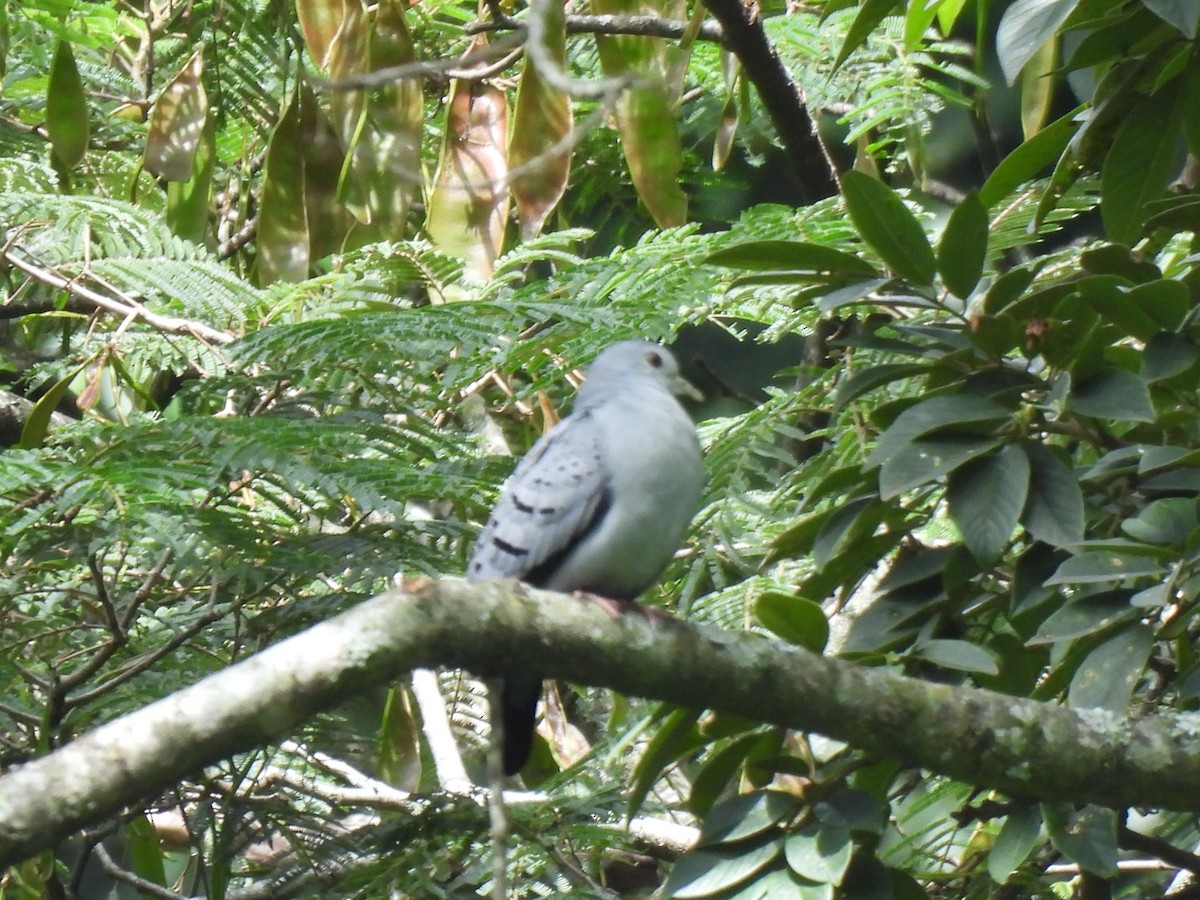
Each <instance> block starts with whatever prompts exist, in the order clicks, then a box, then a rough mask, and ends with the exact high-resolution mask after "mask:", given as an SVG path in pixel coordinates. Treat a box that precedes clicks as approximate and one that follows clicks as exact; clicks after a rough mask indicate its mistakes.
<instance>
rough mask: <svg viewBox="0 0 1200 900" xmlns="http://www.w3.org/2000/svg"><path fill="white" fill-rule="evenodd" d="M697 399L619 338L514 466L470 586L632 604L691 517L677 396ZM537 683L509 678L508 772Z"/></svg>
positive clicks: (692, 452) (687, 444)
mask: <svg viewBox="0 0 1200 900" xmlns="http://www.w3.org/2000/svg"><path fill="white" fill-rule="evenodd" d="M687 394H691V395H694V396H699V394H698V392H697V391H696V389H695V388H694V387H692V385H691V384H689V383H688V382H687V381H685V380H684V378H683V377H682V376H681V375H680V374H679V366H678V364H677V363H676V361H675V358H674V357H673V356H672V355H671V354H670V352H669V351H667V350H666V349H665V348H663V347H661V346H659V345H658V344H653V343H649V342H645V341H622V342H620V343H617V344H614V345H612V346H611V347H609V348H608V349H606V350H605V351H604V352H603V353H601V354H600V355H599V356H598V357H596V360H595V361H594V362H593V363H592V365H591V366H590V368H589V369H588V371H587V378H586V380H585V381H584V383H583V386H582V387H581V388H580V389H579V392H578V393H577V394H576V397H575V406H574V409H573V410H572V412H571V414H570V415H569V416H567V417H566V418H565V419H563V420H562V421H561V422H559V423H558V424H557V425H555V426H554V427H553V428H551V429H550V430H549V431H548V432H547V433H546V434H545V435H543V436H542V438H541V439H540V440H538V442H537V443H536V444H534V446H533V448H532V449H530V451H529V453H528V454H527V455H526V456H525V458H524V459H523V460H522V461H521V463H520V465H518V466H517V468H516V471H514V472H513V474H512V477H511V478H510V479H509V481H508V483H507V484H506V485H505V487H504V491H503V493H502V495H501V497H500V500H499V501H498V502H497V504H496V507H495V509H494V510H492V515H491V517H490V518H489V520H488V523H487V525H486V526H485V528H484V529H483V532H482V533H481V534H480V536H479V540H478V542H477V544H476V545H475V550H474V552H473V553H472V555H471V559H470V562H469V563H468V564H467V578H468V579H470V580H471V581H482V580H485V579H489V578H516V579H518V580H520V581H523V582H525V583H526V584H528V585H531V586H533V587H539V588H546V589H548V590H555V591H563V592H574V591H579V592H586V593H589V594H595V595H598V596H600V597H604V598H607V599H610V600H616V601H630V600H633V599H634V598H635V597H637V596H638V595H639V594H641V593H642V592H643V591H645V590H646V589H647V588H649V587H650V586H651V585H652V584H653V583H654V581H655V579H657V578H658V576H659V575H660V574H661V573H662V570H663V569H664V568H666V566H667V563H669V562H670V561H671V558H672V556H673V555H674V554H675V551H676V549H678V547H679V544H680V542H681V541H682V540H683V536H684V532H685V531H687V527H688V524H689V523H690V522H691V520H692V516H693V515H695V513H696V509H697V507H698V506H699V503H700V493H701V490H702V488H703V485H704V466H703V462H702V460H701V455H700V442H699V440H698V439H697V436H696V429H695V426H694V425H693V424H692V420H691V419H690V418H689V416H688V414H687V412H686V411H685V410H684V408H683V407H682V406H680V404H679V401H678V400H677V399H676V397H677V396H682V395H687ZM540 695H541V681H540V679H538V678H536V677H533V676H522V677H513V678H506V679H504V681H503V688H502V697H501V706H502V709H503V719H504V721H503V728H504V771H505V773H506V774H509V775H514V774H516V773H517V772H518V771H520V769H521V767H522V766H524V765H525V761H526V760H527V759H528V758H529V751H530V748H531V746H532V742H533V732H534V724H535V721H536V712H537V702H538V698H539V696H540Z"/></svg>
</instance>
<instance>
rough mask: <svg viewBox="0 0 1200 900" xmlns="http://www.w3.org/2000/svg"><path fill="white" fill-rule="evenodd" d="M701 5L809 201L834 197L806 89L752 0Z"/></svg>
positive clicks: (712, 0)
mask: <svg viewBox="0 0 1200 900" xmlns="http://www.w3.org/2000/svg"><path fill="white" fill-rule="evenodd" d="M704 5H705V6H707V7H708V10H709V12H711V13H712V14H713V16H714V17H715V18H716V20H717V21H718V22H720V23H721V30H722V32H723V33H724V36H725V41H724V43H725V46H726V47H727V48H728V49H729V50H730V51H732V52H733V54H734V55H735V56H737V58H738V62H740V63H741V64H742V69H743V70H744V72H745V73H746V76H747V77H748V78H749V79H750V82H751V83H752V84H753V85H754V87H755V88H756V89H757V90H758V96H759V97H760V98H761V99H762V102H763V105H764V106H765V107H766V108H767V113H768V114H769V115H770V116H771V121H772V122H773V123H774V124H775V130H776V131H777V132H778V134H779V139H780V140H781V141H782V142H783V147H784V149H785V150H786V151H787V154H788V156H789V157H791V160H792V167H793V168H794V169H795V171H796V176H797V177H798V178H799V179H800V184H801V186H802V187H803V189H804V193H805V195H806V197H807V199H808V201H809V202H810V203H811V202H814V201H817V200H823V199H824V198H826V197H832V196H834V195H835V194H837V192H838V185H837V179H836V178H835V177H834V169H833V163H832V161H830V159H829V156H828V154H826V152H825V148H824V146H823V145H822V144H821V139H820V138H819V137H818V136H817V125H816V122H814V121H813V117H812V115H811V114H810V113H809V110H808V104H807V103H806V102H805V99H804V93H803V91H801V89H800V87H799V86H798V85H797V84H796V82H795V81H794V80H793V79H792V76H791V73H790V72H788V70H787V69H786V68H785V67H784V65H783V63H782V61H780V59H779V54H778V53H776V52H775V47H774V45H773V44H772V43H771V41H770V40H769V39H768V38H767V33H766V31H764V30H763V25H762V16H761V15H760V14H759V11H758V4H757V3H756V2H743V0H704Z"/></svg>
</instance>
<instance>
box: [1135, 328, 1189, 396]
mask: <svg viewBox="0 0 1200 900" xmlns="http://www.w3.org/2000/svg"><path fill="white" fill-rule="evenodd" d="M1197 360H1200V347H1197V346H1196V342H1195V341H1193V340H1191V339H1189V338H1186V337H1184V336H1183V335H1182V334H1176V333H1175V332H1171V331H1160V332H1159V333H1158V334H1156V335H1155V336H1154V337H1152V338H1150V340H1149V341H1148V342H1147V343H1146V349H1145V350H1144V351H1143V353H1142V378H1144V379H1145V380H1146V382H1147V383H1148V384H1153V383H1154V382H1156V381H1164V380H1166V379H1168V378H1174V377H1175V376H1176V375H1182V374H1183V373H1184V372H1187V371H1188V370H1190V369H1191V368H1192V366H1194V365H1196V361H1197Z"/></svg>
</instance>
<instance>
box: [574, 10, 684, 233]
mask: <svg viewBox="0 0 1200 900" xmlns="http://www.w3.org/2000/svg"><path fill="white" fill-rule="evenodd" d="M677 6H678V4H677V3H668V4H667V5H666V8H663V7H662V6H656V5H654V4H650V3H647V2H644V0H595V2H593V4H592V9H593V11H594V12H597V13H600V14H602V15H631V14H638V13H647V14H656V15H670V14H672V12H676V13H679V14H680V15H679V17H680V18H682V17H683V16H682V12H683V10H682V9H681V8H680V9H676V7H677ZM596 48H597V50H598V51H599V55H600V65H601V68H602V69H603V70H604V73H605V74H606V75H609V76H612V77H622V76H626V75H636V76H638V78H639V80H638V82H637V83H636V84H635V85H634V86H632V87H630V88H628V89H626V90H624V91H622V92H621V94H620V96H619V97H618V99H617V104H616V109H615V112H614V114H615V118H616V120H617V131H618V133H619V134H620V136H621V149H622V151H623V152H624V154H625V161H626V162H627V163H628V164H629V175H630V180H631V181H632V182H633V186H634V188H635V189H636V190H637V195H638V197H639V199H641V201H642V203H644V204H645V205H646V208H647V209H648V210H649V211H650V215H651V217H653V219H654V221H655V223H657V224H658V226H659V227H660V228H673V227H675V226H678V225H682V224H684V222H686V221H687V208H688V200H687V195H686V194H685V193H684V192H683V190H682V189H681V188H680V187H679V173H680V171H681V170H682V169H683V145H682V143H681V141H680V137H679V125H678V122H677V113H676V108H675V99H676V98H675V97H674V96H673V95H672V92H671V90H670V88H669V86H668V85H669V80H668V74H669V72H668V70H669V68H670V65H669V61H668V48H667V47H666V46H665V43H664V42H663V41H660V40H658V39H656V38H650V37H644V36H641V35H596Z"/></svg>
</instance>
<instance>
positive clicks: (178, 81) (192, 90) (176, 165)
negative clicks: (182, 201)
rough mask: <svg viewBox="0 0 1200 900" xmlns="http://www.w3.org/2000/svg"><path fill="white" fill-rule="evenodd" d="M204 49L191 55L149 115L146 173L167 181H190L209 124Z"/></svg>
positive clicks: (145, 154) (144, 156)
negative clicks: (207, 123) (206, 126)
mask: <svg viewBox="0 0 1200 900" xmlns="http://www.w3.org/2000/svg"><path fill="white" fill-rule="evenodd" d="M203 75H204V48H203V47H200V48H199V49H197V50H196V52H195V53H193V54H192V56H191V59H189V60H188V61H187V62H186V63H185V64H184V66H183V68H182V69H180V70H179V73H178V74H177V75H176V76H175V77H174V78H173V79H171V82H170V83H169V84H168V85H167V86H166V87H165V88H163V91H162V93H161V94H159V95H158V100H157V101H155V103H154V108H153V109H152V110H151V111H150V125H149V129H148V131H147V133H146V149H145V151H144V152H143V154H142V161H143V164H144V165H145V166H146V171H148V172H151V173H153V174H155V175H157V176H158V177H159V178H162V179H164V180H166V181H188V180H189V179H190V178H191V177H192V164H193V161H194V160H195V158H196V151H197V148H198V147H199V145H200V140H201V137H202V135H203V133H204V126H205V123H206V122H207V121H208V94H207V93H206V92H205V90H204V80H203Z"/></svg>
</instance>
